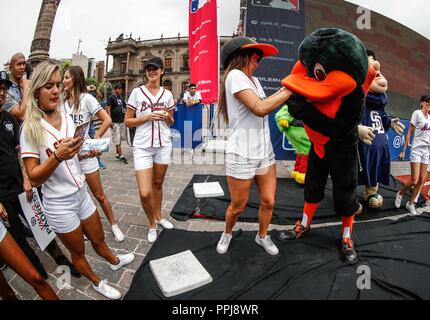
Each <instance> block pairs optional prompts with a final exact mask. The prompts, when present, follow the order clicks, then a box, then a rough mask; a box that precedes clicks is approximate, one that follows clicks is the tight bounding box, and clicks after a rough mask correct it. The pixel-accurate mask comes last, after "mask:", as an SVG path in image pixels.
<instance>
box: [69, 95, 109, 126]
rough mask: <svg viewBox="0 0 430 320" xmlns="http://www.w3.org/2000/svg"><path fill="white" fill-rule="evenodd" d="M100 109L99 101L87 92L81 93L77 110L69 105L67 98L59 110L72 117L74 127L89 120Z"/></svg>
mask: <svg viewBox="0 0 430 320" xmlns="http://www.w3.org/2000/svg"><path fill="white" fill-rule="evenodd" d="M100 109H102V106H101V105H100V103H99V102H98V101H97V99H96V98H94V97H93V96H92V95H90V94H89V93H81V96H80V97H79V110H77V111H75V109H74V106H70V105H69V102H68V101H67V100H66V101H64V102H63V103H62V104H61V111H63V112H65V113H66V114H68V115H69V116H70V117H71V118H72V120H73V123H74V124H75V127H76V126H78V125H80V124H82V123H85V122H87V121H90V120H91V119H92V118H93V116H94V115H95V114H96V113H97V112H99V110H100Z"/></svg>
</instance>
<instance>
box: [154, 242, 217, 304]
mask: <svg viewBox="0 0 430 320" xmlns="http://www.w3.org/2000/svg"><path fill="white" fill-rule="evenodd" d="M149 267H150V268H151V271H152V274H153V275H154V278H155V280H156V281H157V284H158V286H159V287H160V289H161V292H163V294H164V296H166V297H167V298H169V297H173V296H176V295H178V294H181V293H184V292H188V291H191V290H194V289H197V288H199V287H201V286H204V285H206V284H208V283H211V282H212V281H213V279H212V277H211V275H210V274H209V273H208V272H207V271H206V269H205V268H204V267H203V266H202V265H201V263H200V262H199V260H197V258H196V257H195V256H194V254H193V253H192V252H191V251H190V250H187V251H184V252H180V253H177V254H174V255H171V256H168V257H164V258H161V259H157V260H152V261H150V262H149Z"/></svg>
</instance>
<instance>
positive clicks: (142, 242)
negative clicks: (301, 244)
mask: <svg viewBox="0 0 430 320" xmlns="http://www.w3.org/2000/svg"><path fill="white" fill-rule="evenodd" d="M123 147H124V151H125V156H126V158H127V159H128V160H129V163H128V164H127V165H124V164H122V163H121V162H119V161H117V160H115V158H114V148H111V151H109V152H108V153H106V154H104V155H103V157H102V160H103V162H104V163H105V164H106V166H107V169H106V170H102V171H101V176H102V181H103V186H104V190H105V193H106V195H107V196H108V197H109V199H110V201H111V204H112V207H113V211H114V214H115V217H116V219H117V221H119V227H120V228H121V230H122V231H123V232H124V234H125V235H126V238H125V240H124V241H123V242H122V243H117V242H115V240H114V238H113V234H112V232H111V231H110V227H109V223H108V222H107V220H106V219H105V217H104V214H103V212H102V210H101V209H100V206H99V205H98V203H97V201H96V200H95V201H94V203H95V204H96V205H97V207H98V209H99V213H100V215H101V218H102V223H103V226H104V230H105V236H106V241H107V243H108V245H109V246H110V248H111V249H112V250H113V251H115V252H116V253H125V252H133V253H134V254H135V256H136V259H135V261H134V262H133V263H132V264H130V265H128V266H126V268H122V269H120V270H118V271H115V272H114V271H111V270H110V268H109V266H108V263H107V262H106V261H104V260H103V259H102V258H100V257H99V256H98V255H97V254H96V253H95V252H94V250H93V249H92V247H91V245H90V243H89V242H88V241H86V254H87V257H88V260H89V262H90V265H91V266H92V268H93V269H94V271H95V272H96V274H98V275H99V276H100V277H101V278H102V279H104V278H107V279H108V281H109V282H110V283H111V284H113V286H114V287H116V288H117V289H118V290H120V291H121V292H122V293H123V294H125V293H126V292H127V290H128V289H129V287H130V284H131V281H132V278H133V275H134V273H135V272H136V270H137V269H138V268H139V266H140V265H141V263H142V261H143V259H144V258H145V255H146V254H147V252H148V251H149V249H150V248H151V244H150V243H149V242H148V241H147V234H148V223H147V219H146V216H145V213H144V212H143V210H142V207H141V205H140V200H139V193H138V190H137V184H136V181H135V177H134V167H133V156H132V149H131V148H130V147H129V146H127V145H126V146H123ZM218 157H219V156H218ZM213 158H214V156H213V155H211V154H207V155H206V156H204V155H203V156H202V154H201V152H199V151H195V152H194V163H193V161H192V160H191V152H190V151H187V150H184V151H181V150H175V151H174V159H175V163H174V164H172V165H171V166H170V167H169V170H168V172H167V174H166V179H165V183H164V199H163V205H162V215H163V217H165V218H167V219H169V220H170V221H171V222H172V223H173V224H174V225H175V227H176V228H178V229H184V230H189V231H219V232H221V231H223V230H224V222H221V221H213V220H204V219H193V220H190V221H187V222H179V221H175V220H174V219H172V218H171V217H170V212H171V210H172V208H173V206H174V204H175V203H176V201H177V200H178V198H179V197H180V195H181V193H182V191H183V190H184V188H185V187H186V186H187V184H188V183H189V181H190V179H191V178H192V176H193V175H194V174H218V175H224V174H225V167H224V165H223V164H208V162H209V163H210V160H211V159H212V160H213ZM178 159H180V160H181V161H180V162H182V163H185V164H181V163H178ZM202 159H206V163H202V162H203V161H202ZM212 162H214V161H212ZM290 169H292V162H290V161H278V162H277V170H278V171H277V172H278V177H290V175H289V170H290ZM392 173H393V174H394V175H400V174H409V163H407V162H402V163H400V162H393V166H392ZM236 228H237V229H238V228H242V229H243V230H246V231H257V230H258V224H256V223H238V224H237V225H236ZM271 228H277V229H284V228H286V226H275V225H272V226H271ZM159 230H160V228H159ZM30 242H31V244H32V245H33V247H34V248H37V246H36V245H35V242H34V239H30ZM58 242H59V241H58ZM59 243H60V242H59ZM60 245H61V243H60ZM61 246H62V245H61ZM62 248H63V251H64V252H65V253H66V254H67V255H68V252H67V250H66V249H64V247H62ZM37 253H38V255H39V257H40V258H41V261H42V264H43V265H44V266H45V269H46V271H47V272H48V273H49V280H48V281H49V283H50V285H51V286H52V287H53V289H54V290H55V291H56V292H57V294H58V295H59V297H60V298H61V299H69V300H71V299H72V300H88V299H91V300H95V299H96V300H100V299H104V297H102V296H101V295H100V294H98V293H96V292H95V291H94V290H93V289H92V287H91V283H90V282H89V281H88V280H87V279H85V278H84V277H81V278H80V279H75V278H73V277H71V284H70V285H71V287H68V288H62V289H60V288H59V287H58V286H57V280H58V278H59V277H60V276H61V275H62V273H60V272H57V270H56V269H57V265H56V264H55V262H54V260H53V259H52V258H51V257H50V256H49V255H47V254H46V253H44V252H41V251H40V249H39V250H38V252H37ZM4 274H5V276H6V279H7V280H8V281H9V283H10V285H11V286H12V288H14V290H15V291H16V292H17V295H18V297H19V298H20V299H39V298H38V296H37V295H36V293H35V291H34V290H33V289H32V287H30V286H29V285H28V284H26V283H25V282H24V281H23V280H22V279H21V278H20V277H18V276H17V275H16V274H15V273H14V272H13V271H12V270H10V269H7V270H6V271H4ZM60 284H61V283H60Z"/></svg>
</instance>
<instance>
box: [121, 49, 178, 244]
mask: <svg viewBox="0 0 430 320" xmlns="http://www.w3.org/2000/svg"><path fill="white" fill-rule="evenodd" d="M145 72H146V77H147V78H148V83H147V84H146V85H143V86H140V87H138V88H135V89H134V90H133V91H132V92H131V95H130V98H129V100H128V106H127V112H126V114H125V121H124V123H125V125H126V126H127V127H128V128H134V127H136V128H137V129H136V135H135V137H134V142H133V146H134V151H133V153H134V166H135V171H136V180H137V185H138V187H139V195H140V201H141V203H142V207H143V209H144V210H145V213H146V216H147V217H148V221H149V232H148V241H149V242H151V243H153V242H155V240H157V224H160V225H161V226H162V227H163V228H166V229H173V225H172V224H171V223H170V222H169V221H167V220H166V219H164V218H162V216H161V203H162V199H163V181H164V177H165V175H166V171H167V168H168V166H169V164H170V161H171V158H172V138H171V132H170V126H171V125H172V124H173V107H174V106H175V102H174V99H173V95H172V93H171V92H170V91H169V90H166V89H164V88H163V87H162V86H161V78H162V75H163V73H164V65H163V60H161V59H160V58H158V57H153V58H150V59H149V60H148V61H147V63H146V65H145Z"/></svg>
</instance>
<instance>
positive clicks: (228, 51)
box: [221, 36, 279, 70]
mask: <svg viewBox="0 0 430 320" xmlns="http://www.w3.org/2000/svg"><path fill="white" fill-rule="evenodd" d="M245 49H255V50H257V51H259V52H260V53H261V57H268V56H274V55H276V54H278V52H279V51H278V49H276V47H274V46H272V45H271V44H266V43H258V42H256V41H255V40H253V39H251V38H248V37H242V36H241V37H235V38H233V39H231V40H229V41H228V42H226V43H225V44H224V46H223V47H222V50H221V64H222V66H223V68H224V70H225V69H227V67H228V65H229V64H230V61H231V59H233V57H234V56H235V54H238V53H239V52H240V50H245Z"/></svg>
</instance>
